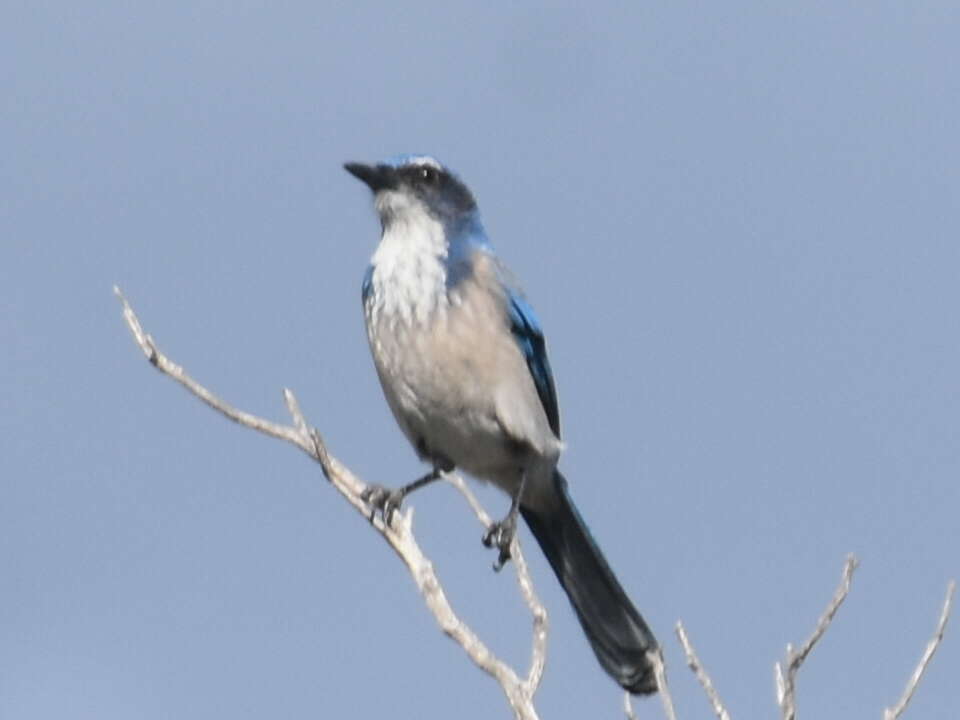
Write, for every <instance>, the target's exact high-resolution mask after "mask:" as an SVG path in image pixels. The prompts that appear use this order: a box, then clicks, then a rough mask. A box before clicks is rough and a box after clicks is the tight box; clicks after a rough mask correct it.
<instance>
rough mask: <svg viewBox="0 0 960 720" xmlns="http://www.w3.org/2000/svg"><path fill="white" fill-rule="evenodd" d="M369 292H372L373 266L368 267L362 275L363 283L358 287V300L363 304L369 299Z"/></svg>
mask: <svg viewBox="0 0 960 720" xmlns="http://www.w3.org/2000/svg"><path fill="white" fill-rule="evenodd" d="M371 290H373V265H368V266H367V271H366V272H365V273H364V274H363V283H362V284H361V285H360V299H361V300H363V302H364V303H366V302H367V298H368V297H370V291H371Z"/></svg>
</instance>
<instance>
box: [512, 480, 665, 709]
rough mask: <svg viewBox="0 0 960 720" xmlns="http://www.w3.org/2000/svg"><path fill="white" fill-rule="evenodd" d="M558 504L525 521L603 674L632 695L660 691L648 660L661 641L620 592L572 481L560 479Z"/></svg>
mask: <svg viewBox="0 0 960 720" xmlns="http://www.w3.org/2000/svg"><path fill="white" fill-rule="evenodd" d="M553 479H554V484H555V486H556V496H557V503H556V505H555V506H554V507H553V508H551V509H550V510H549V511H542V510H538V509H531V508H527V507H523V506H521V507H520V512H521V513H522V514H523V519H524V520H526V522H527V525H528V526H529V527H530V530H531V531H532V532H533V535H534V537H535V538H536V539H537V542H538V543H540V547H541V548H542V549H543V552H544V554H545V555H546V556H547V560H549V561H550V566H551V567H552V568H553V571H554V572H555V573H556V575H557V579H558V580H559V581H560V584H561V585H562V586H563V589H564V590H565V591H566V593H567V597H568V598H570V604H571V605H572V606H573V609H574V611H575V612H576V614H577V619H579V620H580V625H581V626H582V627H583V630H584V632H585V633H586V635H587V639H588V640H589V641H590V645H591V646H592V647H593V652H594V653H595V654H596V656H597V659H598V660H599V661H600V665H601V666H603V669H604V670H606V672H607V673H608V674H609V675H610V676H611V677H612V678H613V679H614V680H616V681H617V683H619V684H620V686H621V687H623V688H624V689H626V690H629V691H630V692H632V693H634V694H642V695H647V694H651V693H655V692H656V691H657V680H656V676H655V674H654V669H653V665H652V663H651V662H650V659H649V657H648V655H647V653H648V652H650V651H651V650H656V648H657V641H656V638H654V636H653V633H652V632H651V631H650V628H649V627H647V624H646V622H644V620H643V618H642V617H641V616H640V613H639V612H637V609H636V608H635V607H634V606H633V603H632V602H631V601H630V598H629V597H627V594H626V593H625V592H624V591H623V588H622V587H620V583H619V582H618V581H617V578H616V576H615V575H614V574H613V571H612V570H611V569H610V566H609V565H607V561H606V559H605V558H604V557H603V554H602V553H601V552H600V548H599V547H597V544H596V542H594V540H593V537H591V535H590V531H589V530H588V529H587V526H586V524H585V523H584V522H583V519H582V518H581V517H580V513H578V512H577V509H576V507H574V505H573V501H572V500H571V498H570V494H569V493H568V491H567V481H566V480H565V479H564V478H563V476H562V475H561V474H560V473H559V472H555V473H554V478H553Z"/></svg>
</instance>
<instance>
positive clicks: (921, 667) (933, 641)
mask: <svg viewBox="0 0 960 720" xmlns="http://www.w3.org/2000/svg"><path fill="white" fill-rule="evenodd" d="M956 589H957V582H956V580H951V581H950V582H949V583H947V597H946V598H945V599H944V601H943V610H941V611H940V620H939V622H937V629H936V631H935V632H934V633H933V637H932V638H930V642H928V643H927V647H926V649H925V650H924V651H923V655H922V656H921V658H920V662H919V663H918V664H917V667H916V668H915V669H914V671H913V674H912V675H911V676H910V679H909V680H908V681H907V687H906V688H904V690H903V695H901V696H900V700H899V701H897V704H896V705H894V706H893V707H892V708H889V707H888V708H886V709H885V710H884V711H883V720H897V718H899V717H900V715H902V714H903V711H904V710H906V709H907V705H909V704H910V699H911V698H912V697H913V694H914V693H915V692H916V691H917V685H919V684H920V679H921V678H922V677H923V673H925V672H926V670H927V665H929V664H930V660H932V659H933V655H934V653H936V652H937V648H938V647H940V643H941V642H943V634H944V632H945V631H946V629H947V621H948V620H949V619H950V611H951V610H952V609H953V594H954V591H955V590H956Z"/></svg>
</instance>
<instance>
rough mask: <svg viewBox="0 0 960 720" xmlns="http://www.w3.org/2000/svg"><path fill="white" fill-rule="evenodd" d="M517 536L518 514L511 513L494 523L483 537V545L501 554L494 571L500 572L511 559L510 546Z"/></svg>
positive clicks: (494, 564)
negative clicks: (495, 549)
mask: <svg viewBox="0 0 960 720" xmlns="http://www.w3.org/2000/svg"><path fill="white" fill-rule="evenodd" d="M516 534H517V514H516V513H514V512H510V513H508V514H507V516H506V517H505V518H504V519H503V520H500V521H499V522H495V523H493V524H492V525H491V526H490V527H489V528H488V529H487V532H486V534H484V536H483V544H484V545H486V546H487V547H488V548H493V547H495V548H497V549H498V550H499V551H500V554H499V555H498V556H497V559H496V562H494V563H493V569H494V570H495V571H496V572H500V571H501V570H502V569H503V566H504V565H506V564H507V560H509V559H510V545H511V544H512V543H513V538H514V537H515V536H516Z"/></svg>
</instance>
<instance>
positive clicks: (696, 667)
mask: <svg viewBox="0 0 960 720" xmlns="http://www.w3.org/2000/svg"><path fill="white" fill-rule="evenodd" d="M676 631H677V638H678V639H679V640H680V644H681V645H682V646H683V651H684V653H686V656H687V667H689V668H690V669H691V670H692V671H693V674H694V675H696V677H697V680H698V681H699V683H700V686H701V687H702V688H703V691H704V692H705V693H706V694H707V699H708V700H709V701H710V706H711V707H712V708H713V714H714V715H716V716H717V718H718V720H730V713H728V712H727V709H726V708H725V707H724V706H723V701H722V700H720V694H719V693H718V692H717V689H716V688H715V687H714V686H713V682H712V681H711V680H710V676H709V675H707V671H706V670H705V669H704V667H703V664H702V663H701V662H700V658H699V657H697V651H696V650H694V649H693V645H692V644H691V643H690V638H688V637H687V631H686V629H685V628H684V627H683V623H682V622H680V621H677V627H676Z"/></svg>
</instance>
